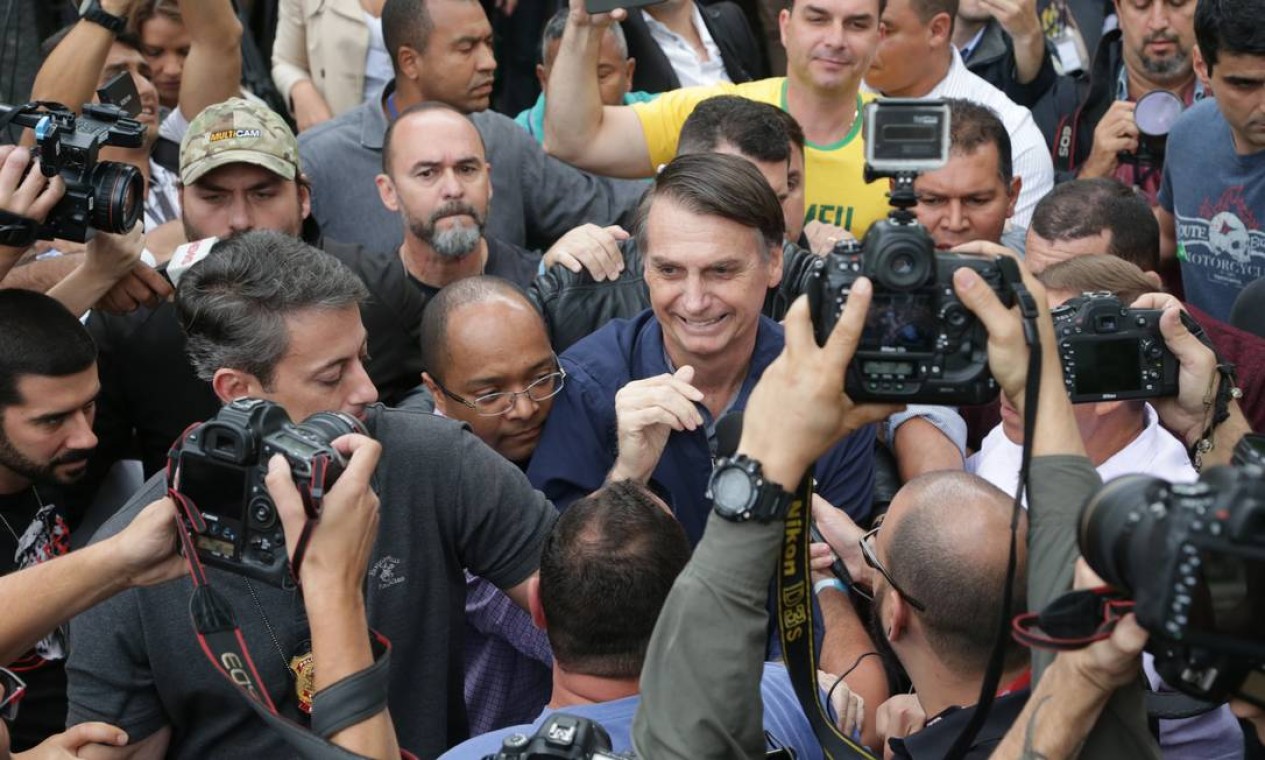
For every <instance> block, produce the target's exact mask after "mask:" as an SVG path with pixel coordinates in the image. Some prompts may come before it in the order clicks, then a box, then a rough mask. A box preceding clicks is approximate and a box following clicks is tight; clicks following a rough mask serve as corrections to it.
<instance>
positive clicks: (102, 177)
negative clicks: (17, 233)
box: [35, 103, 145, 242]
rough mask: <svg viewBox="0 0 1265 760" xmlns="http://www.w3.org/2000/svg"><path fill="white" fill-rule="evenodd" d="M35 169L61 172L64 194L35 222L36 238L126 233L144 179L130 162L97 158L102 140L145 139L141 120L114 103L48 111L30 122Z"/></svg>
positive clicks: (141, 200) (129, 142)
mask: <svg viewBox="0 0 1265 760" xmlns="http://www.w3.org/2000/svg"><path fill="white" fill-rule="evenodd" d="M35 142H36V145H37V146H38V149H37V152H38V154H39V158H40V171H42V172H43V174H44V176H46V177H55V176H57V175H59V174H60V175H61V178H62V181H63V182H65V183H66V195H65V197H63V198H62V199H61V201H59V202H58V203H57V205H56V206H54V207H53V210H52V211H50V212H49V213H48V217H47V218H45V219H44V223H43V224H42V225H40V228H39V232H38V233H37V235H38V237H40V238H43V239H45V240H51V239H53V238H64V239H66V240H75V241H79V242H82V241H84V240H87V239H88V238H89V237H90V236H91V230H94V229H97V230H104V231H105V232H126V231H127V230H130V229H131V228H132V226H133V225H135V224H136V220H137V219H139V218H140V215H141V212H142V211H144V208H145V195H144V192H145V189H144V181H143V180H142V178H141V174H140V172H139V171H137V169H136V167H134V166H131V165H129V164H124V163H119V162H116V161H98V160H97V155H98V153H99V152H100V151H101V148H102V147H103V146H106V145H116V146H120V147H126V148H137V147H140V146H141V145H143V144H144V142H145V125H143V124H141V123H140V122H139V121H136V120H134V119H131V118H129V117H128V116H127V114H126V113H125V112H124V111H123V110H122V109H120V108H119V107H118V106H113V105H103V104H94V103H89V104H86V105H85V106H84V107H83V115H82V116H79V117H76V116H75V115H74V114H73V113H71V112H70V111H68V110H66V111H51V110H50V111H48V112H47V113H45V114H43V117H42V118H41V119H40V120H39V122H38V123H37V124H36V125H35Z"/></svg>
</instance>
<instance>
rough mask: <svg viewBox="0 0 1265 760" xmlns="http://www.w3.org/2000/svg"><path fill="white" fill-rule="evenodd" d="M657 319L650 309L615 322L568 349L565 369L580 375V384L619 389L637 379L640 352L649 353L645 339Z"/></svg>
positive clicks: (612, 321) (564, 356) (613, 320)
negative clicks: (652, 323) (634, 369)
mask: <svg viewBox="0 0 1265 760" xmlns="http://www.w3.org/2000/svg"><path fill="white" fill-rule="evenodd" d="M654 318H655V317H654V312H653V311H651V310H650V309H647V310H645V311H643V312H642V313H641V314H638V315H637V316H635V317H633V318H632V319H612V320H611V321H610V322H607V323H606V324H605V325H602V327H600V328H599V329H598V330H597V331H596V332H593V333H591V334H589V335H587V336H586V337H584V338H583V339H581V340H580V341H578V342H577V343H576V344H575V345H573V346H571V348H569V349H567V350H566V353H564V354H563V355H562V363H563V366H564V367H566V369H567V372H569V373H572V374H574V375H578V377H576V380H577V382H580V383H583V382H590V383H594V384H596V385H600V386H609V387H613V388H614V390H619V388H621V387H622V386H623V385H624V384H625V383H627V382H628V381H629V380H632V379H634V378H633V377H632V374H633V366H634V361H635V359H636V353H637V352H638V351H639V350H645V349H644V348H643V347H642V346H641V345H640V344H641V338H642V337H643V333H644V332H645V331H646V330H647V328H649V327H650V324H649V323H650V322H651V321H653V320H654ZM568 382H570V380H568Z"/></svg>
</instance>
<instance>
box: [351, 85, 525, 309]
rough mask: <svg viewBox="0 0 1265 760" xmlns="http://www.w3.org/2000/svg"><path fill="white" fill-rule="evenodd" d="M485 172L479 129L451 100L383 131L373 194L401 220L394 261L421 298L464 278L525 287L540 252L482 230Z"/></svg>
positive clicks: (421, 108) (487, 191)
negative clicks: (483, 276) (490, 278)
mask: <svg viewBox="0 0 1265 760" xmlns="http://www.w3.org/2000/svg"><path fill="white" fill-rule="evenodd" d="M491 171H492V166H491V164H489V163H488V161H487V155H486V153H485V151H484V145H483V138H482V137H481V136H480V135H479V130H478V129H477V128H476V127H475V125H474V123H473V122H472V121H471V120H470V119H469V117H467V116H465V115H464V114H462V113H461V112H460V111H458V110H457V109H455V108H453V107H452V106H449V105H445V104H443V103H439V102H435V101H428V102H425V103H421V104H419V105H416V106H413V107H412V108H410V109H408V110H406V111H404V112H403V113H401V114H400V115H399V117H398V118H397V119H396V120H395V121H394V122H392V124H391V126H390V127H389V128H388V129H387V133H386V138H385V139H384V140H383V150H382V173H381V174H379V175H378V176H377V179H376V182H377V185H378V194H379V196H380V197H381V198H382V204H383V205H384V206H386V208H387V209H388V210H389V211H392V212H395V213H398V214H399V215H400V218H401V219H402V221H403V222H404V224H403V227H404V242H403V243H402V244H401V245H400V247H399V255H400V260H401V261H402V262H403V264H404V270H405V272H407V274H408V280H409V282H411V283H412V284H413V285H414V286H416V288H417V290H418V291H419V292H420V294H421V296H422V298H423V299H424V300H426V301H429V300H430V299H431V298H432V297H434V295H435V294H436V293H438V292H439V289H440V288H442V287H443V286H445V285H447V284H448V283H450V282H456V281H457V280H459V279H461V278H463V277H471V276H474V275H479V274H492V275H496V276H498V277H504V278H505V279H507V280H509V281H511V282H515V283H517V284H519V285H521V286H523V287H526V286H527V285H528V283H530V282H531V280H532V278H533V277H535V276H536V271H537V269H538V268H539V266H540V255H539V254H536V253H532V252H531V251H527V250H525V249H522V248H519V247H517V246H514V245H511V244H509V243H505V242H502V241H500V240H497V239H495V238H490V237H484V235H483V229H484V225H485V224H486V223H487V219H488V208H489V205H490V201H491V200H492V173H491Z"/></svg>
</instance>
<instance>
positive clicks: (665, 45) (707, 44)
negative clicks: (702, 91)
mask: <svg viewBox="0 0 1265 760" xmlns="http://www.w3.org/2000/svg"><path fill="white" fill-rule="evenodd" d="M641 18H642V20H643V21H645V22H646V28H647V29H649V30H650V38H651V39H653V40H654V42H655V44H656V45H658V46H659V49H660V50H662V51H663V55H664V56H665V57H666V58H667V59H668V63H669V64H671V65H672V70H673V71H675V72H676V78H677V79H679V80H680V81H681V86H682V87H694V86H697V85H711V84H716V83H717V82H728V81H730V79H729V74H728V73H727V72H726V71H725V62H724V61H723V60H722V59H721V57H720V47H719V46H717V44H716V41H715V40H714V39H712V34H711V32H710V31H709V30H708V29H707V24H706V23H705V22H704V21H703V13H702V11H700V10H699V8H698V4H697V3H695V5H694V15H693V17H692V18H691V19H690V21H691V23H693V24H694V31H696V32H698V37H699V39H700V40H702V41H703V47H704V48H705V49H706V50H707V60H706V61H703V60H700V59H699V57H698V54H697V53H696V52H695V51H694V48H693V47H692V46H691V45H690V43H689V42H687V41H686V40H685V38H684V37H682V36H681V35H679V34H677V33H676V32H674V31H672V30H671V29H669V28H668V27H666V26H664V25H663V24H661V23H659V20H658V19H656V18H655V17H654V16H651V15H650V14H649V13H647V12H646V11H645V9H644V8H643V9H642V11H641Z"/></svg>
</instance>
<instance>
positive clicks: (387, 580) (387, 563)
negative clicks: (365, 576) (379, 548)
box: [369, 556, 405, 591]
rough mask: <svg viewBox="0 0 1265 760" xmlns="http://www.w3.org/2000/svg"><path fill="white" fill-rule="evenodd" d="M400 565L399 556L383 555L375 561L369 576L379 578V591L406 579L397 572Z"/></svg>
mask: <svg viewBox="0 0 1265 760" xmlns="http://www.w3.org/2000/svg"><path fill="white" fill-rule="evenodd" d="M399 566H400V559H399V557H391V556H387V557H383V558H382V559H380V560H378V561H377V562H375V563H374V565H373V568H372V569H371V570H370V571H369V576H370V577H372V578H376V579H377V580H378V590H379V591H380V590H382V589H384V588H390V587H392V586H394V585H396V584H399V583H403V582H404V581H405V578H404V576H403V575H396V574H395V568H397V567H399Z"/></svg>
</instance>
